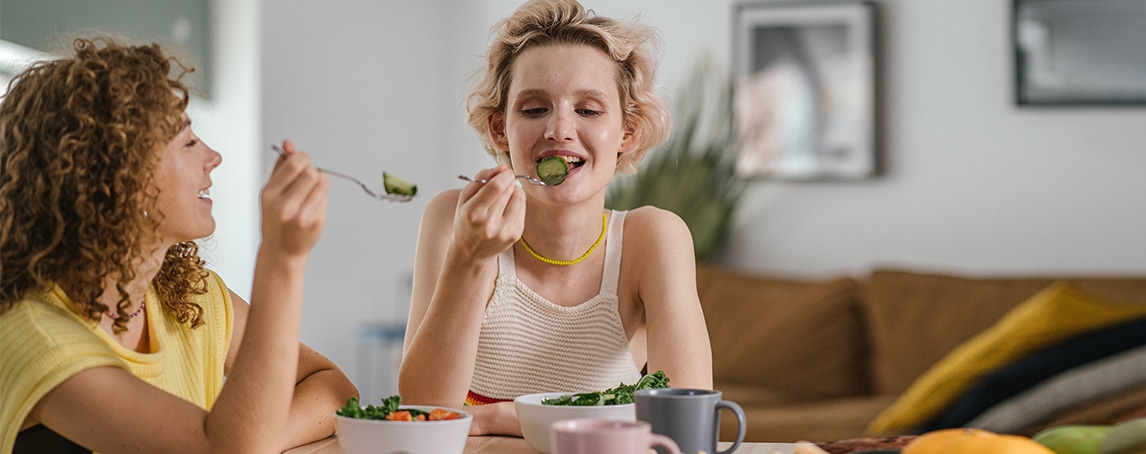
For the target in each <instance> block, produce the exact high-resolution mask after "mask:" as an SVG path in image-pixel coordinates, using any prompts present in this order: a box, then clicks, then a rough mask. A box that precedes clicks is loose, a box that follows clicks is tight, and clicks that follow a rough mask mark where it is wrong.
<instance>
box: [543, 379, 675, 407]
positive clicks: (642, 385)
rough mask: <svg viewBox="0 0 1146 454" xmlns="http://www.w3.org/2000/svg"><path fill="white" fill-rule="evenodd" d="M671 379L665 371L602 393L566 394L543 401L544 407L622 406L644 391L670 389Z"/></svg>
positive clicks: (631, 401)
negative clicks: (635, 394) (635, 393)
mask: <svg viewBox="0 0 1146 454" xmlns="http://www.w3.org/2000/svg"><path fill="white" fill-rule="evenodd" d="M668 387H669V378H668V376H666V375H665V372H664V371H663V370H658V371H656V373H653V374H648V375H645V376H644V377H641V379H640V380H638V381H637V382H636V383H634V384H631V385H626V384H624V383H621V385H620V386H617V387H616V388H609V389H606V390H604V391H601V392H591V393H577V394H566V395H564V396H560V397H554V398H550V399H545V400H542V401H541V404H542V405H578V406H590V405H622V404H631V403H633V393H634V392H637V391H639V390H642V389H654V388H668Z"/></svg>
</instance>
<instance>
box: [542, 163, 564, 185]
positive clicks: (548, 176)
mask: <svg viewBox="0 0 1146 454" xmlns="http://www.w3.org/2000/svg"><path fill="white" fill-rule="evenodd" d="M566 175H569V163H567V162H565V158H562V157H560V156H550V157H548V158H545V159H542V160H540V161H538V162H537V178H538V179H540V180H541V181H542V182H544V183H545V185H546V186H557V185H559V184H561V183H562V182H563V181H565V176H566Z"/></svg>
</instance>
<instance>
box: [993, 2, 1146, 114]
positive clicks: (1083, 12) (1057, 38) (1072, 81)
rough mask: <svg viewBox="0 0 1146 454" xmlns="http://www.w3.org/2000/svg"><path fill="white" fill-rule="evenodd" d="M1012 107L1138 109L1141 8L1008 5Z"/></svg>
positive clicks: (1143, 65) (1143, 86)
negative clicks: (1009, 14) (1012, 77)
mask: <svg viewBox="0 0 1146 454" xmlns="http://www.w3.org/2000/svg"><path fill="white" fill-rule="evenodd" d="M1010 25H1011V30H1010V31H1011V33H1010V37H1011V44H1012V49H1013V57H1014V75H1015V78H1014V101H1015V104H1017V105H1019V106H1146V1H1142V0H1012V2H1011V24H1010Z"/></svg>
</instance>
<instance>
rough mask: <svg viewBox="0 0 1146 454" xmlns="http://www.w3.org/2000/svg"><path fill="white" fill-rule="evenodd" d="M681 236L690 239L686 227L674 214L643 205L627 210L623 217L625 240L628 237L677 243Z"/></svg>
mask: <svg viewBox="0 0 1146 454" xmlns="http://www.w3.org/2000/svg"><path fill="white" fill-rule="evenodd" d="M681 235H684V236H685V237H688V238H690V241H691V236H690V234H689V231H688V225H686V224H685V223H684V220H682V219H681V218H680V216H678V215H677V214H676V213H673V212H671V211H668V210H665V209H661V208H657V207H655V206H651V205H645V206H642V207H637V208H634V209H632V210H629V212H628V214H626V215H625V240H626V241H628V239H629V237H630V236H635V237H637V238H645V239H648V240H650V241H654V242H656V241H679V240H680V239H681Z"/></svg>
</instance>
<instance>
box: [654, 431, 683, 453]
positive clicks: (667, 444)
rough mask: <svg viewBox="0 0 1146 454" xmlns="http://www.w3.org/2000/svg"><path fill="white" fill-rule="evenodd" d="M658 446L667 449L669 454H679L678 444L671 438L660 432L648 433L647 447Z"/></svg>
mask: <svg viewBox="0 0 1146 454" xmlns="http://www.w3.org/2000/svg"><path fill="white" fill-rule="evenodd" d="M655 446H660V447H662V448H665V449H667V450H668V452H669V454H680V446H677V444H676V442H675V441H673V440H672V439H671V438H669V437H666V436H664V435H661V434H649V447H650V448H652V447H655Z"/></svg>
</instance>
